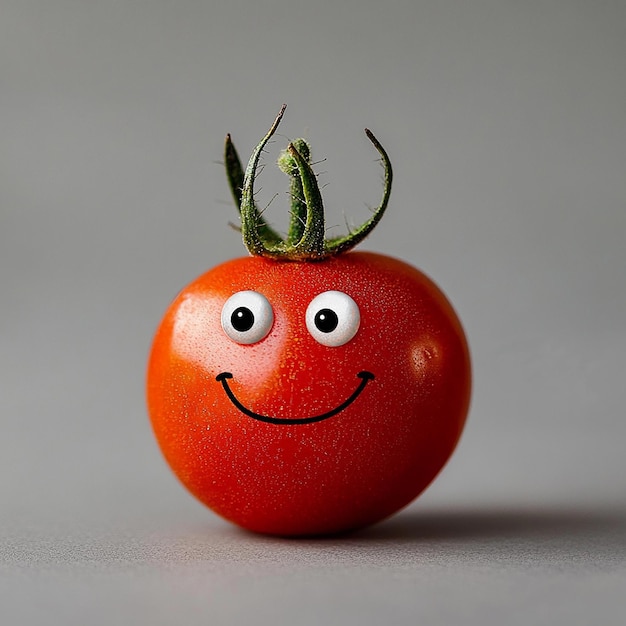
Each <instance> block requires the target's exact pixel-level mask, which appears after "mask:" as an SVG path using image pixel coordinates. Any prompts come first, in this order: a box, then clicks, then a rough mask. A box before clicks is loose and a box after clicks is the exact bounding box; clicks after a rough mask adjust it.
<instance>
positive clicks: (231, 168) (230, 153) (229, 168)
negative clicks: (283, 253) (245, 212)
mask: <svg viewBox="0 0 626 626" xmlns="http://www.w3.org/2000/svg"><path fill="white" fill-rule="evenodd" d="M224 165H225V166H226V178H227V179H228V185H229V187H230V192H231V194H232V196H233V199H234V201H235V205H236V206H237V210H238V211H239V212H240V213H241V198H242V195H243V182H244V174H243V168H242V167H241V161H240V160H239V155H238V154H237V150H236V149H235V144H234V143H233V142H232V139H231V136H230V133H229V134H228V135H226V141H225V142H224ZM253 211H254V213H255V219H256V222H257V224H258V229H259V235H260V236H261V237H262V239H263V240H264V241H266V242H268V243H270V244H274V245H275V244H277V243H280V242H281V241H282V237H281V236H280V235H279V234H278V233H277V232H276V231H274V230H273V229H272V227H271V226H270V225H269V224H268V223H267V222H266V221H265V219H264V218H263V216H262V215H261V213H260V212H259V210H258V209H257V207H256V205H254V208H253Z"/></svg>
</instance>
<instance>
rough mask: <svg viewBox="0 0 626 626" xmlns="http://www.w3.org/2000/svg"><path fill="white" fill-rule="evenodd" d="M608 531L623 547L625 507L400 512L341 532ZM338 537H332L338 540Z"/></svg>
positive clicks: (397, 535)
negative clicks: (355, 529) (352, 530)
mask: <svg viewBox="0 0 626 626" xmlns="http://www.w3.org/2000/svg"><path fill="white" fill-rule="evenodd" d="M593 535H606V536H609V535H610V536H611V537H612V538H613V539H614V540H617V541H618V542H619V543H620V544H621V546H622V548H626V510H624V509H621V510H620V509H613V510H611V509H602V510H597V509H584V508H580V509H573V508H554V509H551V508H539V507H537V508H526V507H523V508H522V507H520V508H501V509H500V508H497V507H491V508H480V509H465V510H463V509H461V510H453V509H450V510H442V511H420V510H419V509H416V510H410V511H405V512H401V513H398V514H397V515H396V516H394V517H392V518H390V519H388V520H386V521H384V522H381V523H379V524H377V525H375V526H371V527H369V528H365V529H362V530H358V531H354V532H352V533H349V534H346V535H344V538H346V539H348V538H351V539H353V540H357V539H358V540H359V541H368V540H372V541H394V542H398V541H400V542H402V541H404V542H420V541H442V542H446V541H450V542H452V541H468V540H469V541H471V540H483V539H493V540H502V539H506V538H516V539H518V540H532V539H541V538H544V539H546V538H550V537H559V538H561V539H564V538H566V537H569V538H575V537H583V536H585V537H589V536H593ZM337 538H338V536H335V539H337Z"/></svg>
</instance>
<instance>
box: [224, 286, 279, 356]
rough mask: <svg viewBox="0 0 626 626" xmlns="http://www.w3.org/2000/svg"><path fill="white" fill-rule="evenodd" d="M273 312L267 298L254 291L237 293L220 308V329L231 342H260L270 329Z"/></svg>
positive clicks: (272, 321) (272, 322)
mask: <svg viewBox="0 0 626 626" xmlns="http://www.w3.org/2000/svg"><path fill="white" fill-rule="evenodd" d="M273 324H274V311H273V310H272V305H271V304H270V303H269V302H268V300H267V298H266V297H265V296H263V295H261V294H260V293H258V292H256V291H238V292H237V293H235V294H233V295H232V296H231V297H230V298H228V300H226V302H225V303H224V307H223V308H222V328H223V329H224V332H225V333H226V334H227V335H228V337H230V338H231V339H232V340H233V341H236V342H237V343H242V344H251V343H257V341H261V339H263V338H264V337H266V336H267V334H268V333H269V332H270V330H271V329H272V325H273Z"/></svg>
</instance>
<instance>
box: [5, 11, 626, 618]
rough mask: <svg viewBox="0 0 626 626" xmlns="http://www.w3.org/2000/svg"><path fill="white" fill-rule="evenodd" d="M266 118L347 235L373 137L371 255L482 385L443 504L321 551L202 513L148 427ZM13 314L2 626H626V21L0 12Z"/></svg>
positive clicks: (580, 14)
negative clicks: (226, 146)
mask: <svg viewBox="0 0 626 626" xmlns="http://www.w3.org/2000/svg"><path fill="white" fill-rule="evenodd" d="M283 102H286V103H288V109H287V114H286V117H285V120H284V123H283V125H282V127H281V129H280V133H281V135H280V136H279V137H278V141H277V142H276V143H275V144H273V145H272V148H271V151H270V155H269V156H268V161H267V162H268V163H269V164H270V165H271V161H272V160H273V159H274V158H275V156H276V155H277V154H278V149H279V148H280V147H281V146H282V145H284V144H285V143H286V141H287V138H296V137H298V136H302V135H304V136H305V137H307V138H308V139H309V140H310V141H311V143H312V146H313V150H314V156H315V158H316V159H320V160H322V159H325V160H324V161H323V163H320V164H319V165H318V170H320V171H323V172H324V173H323V174H322V176H321V180H322V182H323V183H324V184H326V187H325V188H324V193H325V198H326V203H327V206H328V213H329V223H330V224H336V225H337V228H336V229H335V231H334V232H336V233H339V232H342V230H341V229H342V228H343V227H344V226H343V225H344V222H345V220H346V219H347V220H348V221H349V222H358V221H359V220H362V219H364V218H365V217H366V216H367V215H368V206H371V205H375V204H376V203H377V202H378V199H379V196H380V185H381V170H380V167H379V166H378V165H377V163H376V162H375V158H376V154H375V152H374V151H373V149H372V147H371V146H370V144H369V142H368V141H367V139H366V138H365V136H364V134H363V128H364V127H366V126H367V127H369V128H371V129H372V130H373V131H374V132H375V133H376V135H377V136H378V137H379V139H380V140H381V141H382V142H383V144H384V145H385V147H386V148H387V150H388V152H389V154H390V156H391V158H392V161H393V163H394V167H395V184H394V191H393V194H392V200H391V205H390V208H389V211H388V214H387V215H386V216H385V218H384V220H383V221H382V223H381V224H380V226H379V227H378V228H377V230H376V232H375V233H374V234H373V235H372V236H371V237H370V238H369V239H368V240H367V241H366V242H365V243H364V244H363V245H362V248H363V249H374V250H380V251H383V252H387V253H389V254H393V255H396V256H399V257H402V258H404V259H406V260H408V261H409V262H411V263H413V264H415V265H417V266H418V267H420V268H421V269H422V270H424V271H425V272H426V273H428V274H429V275H431V276H432V277H434V278H435V280H436V281H437V282H438V283H439V284H440V285H441V287H442V288H443V289H444V290H445V291H446V292H447V293H448V295H449V296H450V298H451V300H452V301H453V303H454V305H455V307H456V308H457V310H458V312H459V314H460V316H461V318H462V320H463V322H464V325H465V328H466V330H467V333H468V336H469V340H470V343H471V348H472V355H473V362H474V370H475V387H474V396H473V402H472V409H471V413H470V417H469V421H468V424H467V428H466V432H465V435H464V437H463V439H462V441H461V444H460V446H459V448H458V450H457V452H456V454H455V456H454V457H453V459H452V461H451V462H450V463H449V465H448V466H447V468H446V469H445V471H444V472H443V474H442V475H441V476H440V478H439V479H438V480H437V481H436V482H435V483H434V484H433V485H432V487H431V488H430V489H429V490H428V491H427V492H426V493H425V494H424V495H423V496H422V497H421V498H420V499H419V500H418V501H417V502H416V503H415V504H413V505H412V506H411V507H409V508H408V509H407V510H405V511H403V512H402V513H400V514H398V515H397V516H396V517H395V518H392V519H391V520H390V521H388V522H385V523H383V524H380V525H379V526H377V527H374V528H372V529H370V530H368V531H364V532H362V533H358V534H356V535H351V536H348V537H343V538H333V539H327V540H315V541H313V540H306V541H293V540H290V541H286V540H280V539H270V538H264V537H259V536H254V535H249V534H247V533H244V532H242V531H239V530H237V529H235V528H233V527H231V526H230V525H228V524H227V523H225V522H223V521H221V520H219V519H218V518H216V517H215V516H214V515H213V514H212V513H210V512H209V511H208V510H206V509H205V508H203V507H202V506H201V505H199V504H198V503H196V502H195V500H193V499H192V498H191V496H189V495H188V494H187V493H186V492H185V491H184V490H183V489H182V488H181V487H180V486H179V484H178V483H177V481H176V480H175V479H174V477H173V476H172V475H171V474H170V472H169V470H168V469H167V468H166V466H165V464H164V462H163V461H162V459H161V457H160V454H159V452H158V450H157V447H156V444H155V442H154V441H153V438H152V434H151V431H150V428H149V424H148V420H147V417H146V412H145V407H144V396H143V385H144V370H145V361H146V355H147V352H148V349H149V345H150V341H151V335H152V333H153V331H154V328H155V326H156V324H157V323H158V320H159V319H160V316H161V315H162V313H163V311H164V309H165V307H166V306H167V304H168V302H169V301H170V299H171V298H172V297H173V296H174V295H175V294H176V292H177V291H178V290H179V289H180V288H181V287H182V286H183V285H184V284H186V283H187V282H189V281H190V280H192V279H193V278H194V277H195V276H197V275H198V274H200V273H201V272H203V271H204V270H205V269H207V268H209V267H211V266H212V265H214V264H216V263H218V262H220V261H222V260H225V259H227V258H230V257H233V256H238V255H241V254H243V248H242V246H241V242H240V240H239V236H238V235H237V233H236V232H235V231H233V230H231V229H229V227H228V225H227V224H228V222H229V221H231V220H233V219H235V217H236V212H235V209H234V207H233V205H232V202H231V199H230V195H229V191H228V189H227V186H226V183H225V178H224V174H223V169H222V167H221V165H220V164H219V161H220V160H221V153H222V143H223V138H224V135H225V133H226V132H231V133H232V134H233V137H234V139H235V142H236V145H237V147H238V149H239V151H240V153H241V154H242V156H243V157H244V158H246V157H247V155H248V154H249V152H250V150H251V149H252V147H253V146H254V144H255V143H256V142H257V140H258V139H259V138H260V137H261V136H262V135H263V134H264V133H265V131H266V129H267V128H268V125H269V123H270V122H271V121H272V119H273V118H274V116H275V114H276V112H277V110H278V108H279V106H280V105H281V104H282V103H283ZM273 169H274V168H273V167H268V168H266V170H265V172H264V174H263V179H262V187H263V189H262V191H261V198H262V199H264V200H265V202H269V201H270V200H271V199H272V197H273V195H274V194H275V193H278V194H279V195H278V197H277V198H276V199H275V200H274V201H273V202H272V204H271V206H270V208H269V209H268V214H269V215H271V216H272V219H275V220H276V221H277V222H278V223H279V224H281V223H283V224H284V220H285V211H286V195H285V193H284V192H285V191H286V187H285V183H286V179H285V178H284V176H282V175H281V174H280V173H275V172H274V171H273ZM281 220H282V222H281ZM0 298H1V309H0V341H1V344H0V428H1V431H0V468H1V471H0V506H1V509H0V542H1V543H0V622H1V623H2V624H7V625H9V624H10V625H13V624H20V625H21V624H27V625H33V624H63V625H64V626H68V625H73V624H77V625H78V624H81V625H82V624H92V625H100V624H131V623H133V624H150V625H151V626H158V625H161V624H164V625H165V624H173V623H177V624H248V623H251V624H256V625H258V626H261V625H265V624H292V623H297V624H303V625H308V624H381V623H384V624H446V625H454V624H481V625H485V624H498V625H501V624H524V625H527V624H541V623H546V624H547V623H550V624H561V623H562V624H568V626H573V625H577V624H580V625H583V624H589V623H592V622H593V623H598V624H603V625H606V624H623V623H624V619H625V617H624V616H625V615H626V602H625V601H624V597H625V594H626V550H625V546H626V530H625V520H626V462H625V457H624V443H625V440H626V420H625V419H624V417H625V415H624V413H625V411H624V405H625V401H626V392H625V387H626V367H625V365H624V361H625V357H624V355H625V354H626V5H625V3H624V2H623V1H620V0H614V1H611V0H594V1H591V0H587V1H578V0H569V1H566V0H561V1H549V0H548V1H533V0H531V1H528V2H513V1H506V0H505V1H502V0H480V1H466V2H464V1H456V2H455V1H449V0H430V1H408V0H406V1H403V2H400V1H395V0H387V1H385V2H374V1H362V2H357V1H356V0H347V1H338V0H333V1H330V0H318V1H309V2H303V1H301V0H290V1H287V0H256V1H255V2H251V1H250V2H243V1H241V0H228V1H219V0H212V1H200V0H177V1H176V2H174V1H172V2H166V1H165V0H151V1H150V0H125V1H124V0H104V1H99V2H96V1H94V0H50V1H47V0H0Z"/></svg>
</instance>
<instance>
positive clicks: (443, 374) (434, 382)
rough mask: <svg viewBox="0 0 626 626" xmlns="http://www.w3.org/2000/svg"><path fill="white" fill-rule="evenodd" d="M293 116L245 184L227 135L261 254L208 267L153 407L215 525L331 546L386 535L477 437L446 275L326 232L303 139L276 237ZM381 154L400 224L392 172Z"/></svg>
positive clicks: (157, 351) (174, 338)
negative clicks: (273, 152)
mask: <svg viewBox="0 0 626 626" xmlns="http://www.w3.org/2000/svg"><path fill="white" fill-rule="evenodd" d="M283 112H284V109H283V110H281V113H280V115H279V117H278V118H277V121H276V122H275V123H274V125H273V126H272V129H270V133H268V135H266V136H265V137H264V138H263V140H262V141H261V143H260V144H259V146H260V148H259V146H257V149H255V151H254V152H253V155H252V157H251V159H250V163H249V164H248V167H247V168H246V173H245V175H244V174H243V168H242V167H241V165H240V163H239V161H238V157H237V156H236V152H234V146H233V145H232V141H231V139H230V136H228V137H227V145H226V159H225V161H226V164H227V173H228V176H229V181H230V183H231V189H233V196H234V197H235V201H236V202H237V203H238V206H239V208H240V210H241V212H242V230H243V231H244V233H243V236H244V241H247V244H246V245H248V244H250V245H249V251H250V252H252V254H251V255H250V256H246V257H241V258H236V259H232V260H230V261H227V262H225V263H222V264H220V265H218V266H216V267H214V268H212V269H210V270H209V271H207V272H206V273H204V274H203V275H202V276H200V277H198V278H197V279H196V280H194V281H192V282H191V283H190V284H189V285H188V286H187V287H185V288H184V289H183V290H182V291H181V292H180V293H179V295H178V296H177V297H176V299H175V300H174V301H173V302H172V304H171V305H170V306H169V308H168V310H167V311H166V313H165V315H164V317H163V319H162V321H161V323H160V325H159V327H158V329H157V331H156V334H155V337H154V341H153V344H152V349H151V353H150V357H149V362H148V373H147V403H148V411H149V415H150V419H151V423H152V427H153V430H154V433H155V436H156V439H157V441H158V443H159V446H160V448H161V450H162V452H163V454H164V456H165V459H166V461H167V462H168V464H169V465H170V467H171V468H172V470H173V472H174V473H175V474H176V476H178V478H179V479H180V481H181V482H182V483H183V485H185V487H186V488H187V489H188V490H189V491H190V492H191V493H192V494H193V495H195V496H196V497H197V498H198V499H199V500H200V501H201V502H203V503H204V504H206V505H207V506H208V507H209V508H211V509H212V510H213V511H214V512H215V513H217V514H219V515H221V516H222V517H224V518H225V519H227V520H230V521H231V522H233V523H235V524H237V525H239V526H241V527H243V528H246V529H248V530H251V531H255V532H261V533H267V534H274V535H285V536H304V535H319V534H328V533H336V532H341V531H345V530H351V529H356V528H360V527H363V526H367V525H369V524H372V523H375V522H378V521H380V520H382V519H384V518H386V517H388V516H390V515H392V514H394V513H395V512H397V511H398V510H400V509H401V508H402V507H404V506H406V505H407V504H409V503H410V502H411V501H413V500H414V499H415V498H416V497H417V496H418V495H419V494H420V493H421V492H422V491H423V490H424V489H425V488H426V487H427V486H428V485H429V484H430V483H431V482H432V480H433V479H434V478H435V477H436V475H437V474H438V473H439V472H440V471H441V469H442V468H443V466H444V465H445V464H446V462H447V461H448V459H449V458H450V455H451V454H452V452H453V450H454V448H455V447H456V445H457V442H458V440H459V438H460V436H461V432H462V430H463V426H464V423H465V420H466V415H467V411H468V407H469V401H470V391H471V367H470V357H469V349H468V345H467V340H466V337H465V334H464V332H463V328H462V326H461V323H460V321H459V319H458V317H457V315H456V313H455V311H454V310H453V308H452V306H451V304H450V302H449V301H448V300H447V298H446V296H445V295H444V294H443V292H442V291H441V290H440V289H439V288H438V287H437V286H436V285H435V283H434V282H433V281H432V280H431V279H430V278H428V277H427V276H426V275H424V274H423V273H422V272H420V271H419V270H417V269H416V268H414V267H412V266H410V265H409V264H407V263H405V262H403V261H401V260H399V259H395V258H393V257H390V256H386V255H382V254H377V253H371V252H355V251H352V249H351V248H352V247H353V245H355V242H354V241H352V240H350V236H348V237H347V238H343V239H341V241H340V243H339V244H337V241H338V240H334V241H331V242H328V241H327V240H325V239H323V241H322V240H320V239H319V233H316V232H314V231H315V230H316V228H315V227H314V226H311V225H310V222H311V220H315V219H323V217H322V218H320V217H319V214H320V210H321V213H322V216H323V210H322V207H321V206H313V205H316V204H317V205H321V195H320V194H319V189H317V183H316V180H315V176H314V175H312V170H311V168H310V149H309V148H308V146H307V145H306V144H303V142H301V140H298V141H296V142H293V144H290V148H288V151H287V153H286V155H285V154H283V155H281V159H282V161H281V163H280V166H281V169H283V171H286V173H287V174H288V176H289V177H290V181H291V194H292V216H293V214H294V211H295V212H296V213H297V215H299V221H298V224H299V226H298V225H294V224H292V225H291V226H290V232H289V234H288V235H287V236H286V237H284V238H281V237H280V236H279V235H278V234H277V233H276V232H275V231H274V230H273V229H271V227H270V226H269V225H268V224H266V223H265V222H264V220H263V219H262V216H261V214H260V212H258V210H257V209H256V207H255V205H254V202H253V198H254V194H253V183H254V177H255V173H256V167H257V166H258V159H259V155H260V154H261V151H262V150H263V148H264V146H265V144H266V143H267V140H268V139H269V137H271V135H272V134H273V132H274V131H275V130H276V127H277V124H278V122H280V118H281V117H282V114H283ZM370 134H371V133H370ZM368 136H369V135H368ZM372 137H373V136H372ZM370 139H371V137H370ZM373 143H374V145H375V147H376V148H377V150H378V151H379V153H380V154H381V158H382V160H383V165H384V166H385V191H384V194H383V200H382V202H381V207H382V211H384V210H385V208H386V205H387V201H388V198H389V191H390V184H391V165H390V163H389V161H388V157H387V155H386V153H384V150H382V146H380V144H379V143H378V142H377V140H375V139H374V140H373ZM296 146H297V147H296ZM309 170H311V171H309ZM238 185H239V193H238V191H237V186H238ZM241 190H243V191H241ZM303 200H304V201H303ZM298 203H299V205H298ZM293 205H298V206H295V208H294V206H293ZM381 207H379V211H380V209H381ZM246 213H247V217H244V214H246ZM374 215H375V223H376V222H377V220H378V219H380V216H376V213H375V214H374ZM303 224H304V225H308V226H306V227H303V226H302V225H303ZM368 228H369V227H368ZM246 229H253V230H256V233H253V234H250V232H246ZM357 230H358V229H357ZM359 232H360V231H359ZM366 234H367V233H366ZM324 236H325V235H324ZM359 237H360V235H358V236H357V239H358V240H359V241H360V238H359ZM307 238H308V240H307V241H305V243H304V244H303V243H302V241H303V240H305V239H307Z"/></svg>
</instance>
